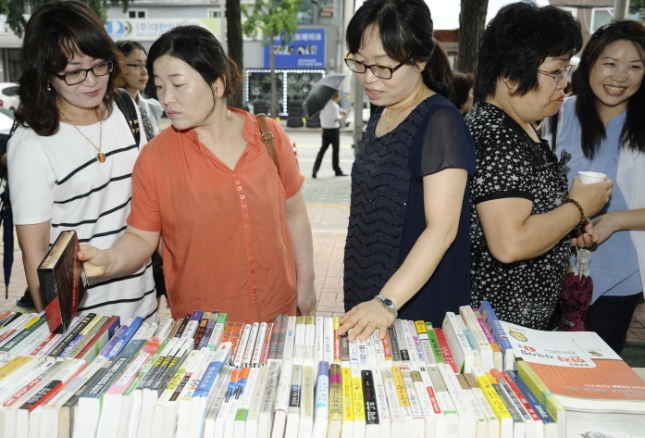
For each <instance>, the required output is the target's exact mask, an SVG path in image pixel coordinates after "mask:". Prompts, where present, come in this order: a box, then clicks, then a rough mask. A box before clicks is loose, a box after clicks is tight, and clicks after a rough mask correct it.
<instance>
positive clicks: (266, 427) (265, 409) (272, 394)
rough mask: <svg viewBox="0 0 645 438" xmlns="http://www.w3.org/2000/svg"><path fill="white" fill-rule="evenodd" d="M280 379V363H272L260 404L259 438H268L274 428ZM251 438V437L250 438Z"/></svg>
mask: <svg viewBox="0 0 645 438" xmlns="http://www.w3.org/2000/svg"><path fill="white" fill-rule="evenodd" d="M279 377H280V363H279V362H271V363H270V364H269V372H268V374H267V383H266V385H265V387H264V394H262V402H261V403H260V414H259V415H258V434H257V437H258V438H268V437H269V436H270V435H271V431H272V428H273V411H274V406H275V399H276V395H277V391H278V379H279ZM249 438H250V437H249Z"/></svg>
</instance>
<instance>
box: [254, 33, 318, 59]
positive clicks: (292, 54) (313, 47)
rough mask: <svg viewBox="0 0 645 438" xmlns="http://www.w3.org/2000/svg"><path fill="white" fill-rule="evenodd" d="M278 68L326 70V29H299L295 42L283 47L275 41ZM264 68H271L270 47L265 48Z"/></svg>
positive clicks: (279, 40) (277, 40)
mask: <svg viewBox="0 0 645 438" xmlns="http://www.w3.org/2000/svg"><path fill="white" fill-rule="evenodd" d="M273 49H274V54H275V66H276V68H325V29H324V28H321V29H298V32H297V33H296V34H295V36H294V39H293V41H291V42H288V43H286V44H285V45H284V47H283V46H282V38H275V39H274V40H273ZM264 66H265V67H267V68H268V67H269V45H268V44H267V45H266V46H265V47H264Z"/></svg>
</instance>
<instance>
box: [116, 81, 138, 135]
mask: <svg viewBox="0 0 645 438" xmlns="http://www.w3.org/2000/svg"><path fill="white" fill-rule="evenodd" d="M119 91H120V92H121V96H119V98H118V99H116V101H115V102H116V106H118V107H119V110H121V112H122V113H123V115H124V116H125V120H127V122H128V126H130V131H132V136H133V137H134V142H135V143H136V144H137V148H138V147H139V143H140V141H141V133H140V132H139V116H138V115H137V109H136V108H135V106H134V100H132V97H131V96H130V94H128V92H127V91H125V90H124V89H120V90H119Z"/></svg>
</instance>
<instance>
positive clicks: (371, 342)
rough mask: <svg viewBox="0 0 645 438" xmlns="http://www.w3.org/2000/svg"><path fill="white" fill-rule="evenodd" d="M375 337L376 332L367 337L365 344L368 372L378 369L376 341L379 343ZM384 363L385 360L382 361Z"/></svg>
mask: <svg viewBox="0 0 645 438" xmlns="http://www.w3.org/2000/svg"><path fill="white" fill-rule="evenodd" d="M376 336H377V330H374V331H373V332H372V334H371V335H369V336H368V337H367V341H365V343H366V344H367V369H368V370H373V369H374V368H376V367H378V362H377V359H376V344H375V342H376V341H379V339H378V338H377V337H376ZM383 361H384V362H385V358H384V359H383Z"/></svg>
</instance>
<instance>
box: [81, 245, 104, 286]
mask: <svg viewBox="0 0 645 438" xmlns="http://www.w3.org/2000/svg"><path fill="white" fill-rule="evenodd" d="M78 259H79V260H80V261H82V262H83V269H84V270H85V275H86V276H87V277H88V278H92V277H102V276H104V275H105V274H106V273H107V270H108V266H109V264H110V260H109V256H108V254H107V251H106V250H101V249H98V248H96V247H94V246H91V245H83V244H81V250H80V251H79V252H78Z"/></svg>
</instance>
